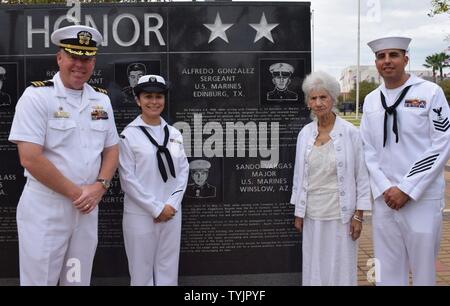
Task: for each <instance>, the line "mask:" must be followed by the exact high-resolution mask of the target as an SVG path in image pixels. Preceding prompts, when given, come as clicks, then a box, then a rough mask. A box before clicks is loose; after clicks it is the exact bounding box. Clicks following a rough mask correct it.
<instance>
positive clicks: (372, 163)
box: [361, 37, 450, 285]
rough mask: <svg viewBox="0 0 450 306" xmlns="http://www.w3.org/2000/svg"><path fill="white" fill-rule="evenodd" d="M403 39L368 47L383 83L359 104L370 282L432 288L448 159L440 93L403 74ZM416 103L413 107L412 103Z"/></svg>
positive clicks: (433, 86)
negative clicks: (368, 196)
mask: <svg viewBox="0 0 450 306" xmlns="http://www.w3.org/2000/svg"><path fill="white" fill-rule="evenodd" d="M410 41H411V39H410V38H405V37H386V38H381V39H377V40H374V41H371V42H369V43H368V45H369V46H370V48H371V49H372V51H373V52H374V53H375V64H376V67H377V69H378V72H379V74H380V75H381V77H382V78H383V80H384V84H381V85H380V86H379V87H378V88H377V89H375V90H374V91H372V92H371V93H370V94H369V95H368V96H367V97H366V98H365V102H364V108H363V110H364V115H363V118H362V121H361V134H362V138H363V142H364V153H365V159H366V163H367V167H368V169H369V173H370V182H371V187H372V194H373V198H374V200H375V203H374V206H373V234H374V250H375V258H376V260H375V264H376V267H375V271H378V272H379V273H376V275H375V276H376V281H377V285H408V281H409V277H408V276H409V272H410V271H411V272H412V277H413V285H434V284H435V274H436V271H435V260H436V258H437V255H438V251H439V240H440V231H441V224H442V209H443V207H444V189H445V180H444V174H443V170H444V166H445V164H446V163H447V160H448V158H449V143H450V130H449V128H450V123H449V118H448V117H449V107H448V103H447V101H446V99H445V96H444V93H443V91H442V89H441V88H440V87H439V86H437V85H436V84H434V83H431V82H428V81H425V80H423V79H421V78H418V77H416V76H414V75H410V74H407V73H406V72H405V67H406V65H407V64H408V60H409V58H408V56H407V54H406V51H407V49H408V46H409V43H410ZM417 101H419V102H417Z"/></svg>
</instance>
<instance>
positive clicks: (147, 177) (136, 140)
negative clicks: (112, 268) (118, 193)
mask: <svg viewBox="0 0 450 306" xmlns="http://www.w3.org/2000/svg"><path fill="white" fill-rule="evenodd" d="M133 90H134V93H135V96H136V102H137V105H138V106H139V108H140V109H141V115H139V116H138V117H137V118H136V119H134V121H132V122H131V123H130V124H129V125H128V126H127V127H126V128H125V129H124V130H123V132H122V133H121V135H120V137H121V141H120V158H119V160H120V166H119V174H120V183H121V186H122V189H123V191H124V193H125V199H124V203H125V207H124V214H123V235H124V241H125V250H126V253H127V258H128V266H129V271H130V276H131V285H132V286H176V285H177V284H178V261H179V254H180V240H181V200H182V199H183V195H184V192H185V190H186V185H187V181H188V177H189V164H188V161H187V157H186V154H185V152H184V147H183V137H182V135H181V133H180V132H179V131H178V130H177V129H175V128H174V127H172V126H170V125H168V124H167V123H166V121H164V119H163V118H161V116H160V115H161V112H162V111H163V110H164V106H165V99H166V95H167V91H168V86H167V84H166V81H165V80H164V78H163V77H161V76H159V75H145V76H142V77H141V78H140V79H139V81H138V84H137V85H136V86H135V87H134V89H133Z"/></svg>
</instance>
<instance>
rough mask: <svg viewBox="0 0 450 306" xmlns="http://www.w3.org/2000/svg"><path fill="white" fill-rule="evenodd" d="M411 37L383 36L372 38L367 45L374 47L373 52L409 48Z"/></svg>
mask: <svg viewBox="0 0 450 306" xmlns="http://www.w3.org/2000/svg"><path fill="white" fill-rule="evenodd" d="M410 42H411V38H408V37H383V38H378V39H375V40H372V41H370V42H368V43H367V45H368V46H369V47H370V49H372V51H373V53H377V52H378V51H381V50H386V49H400V50H405V51H407V50H408V47H409V43H410Z"/></svg>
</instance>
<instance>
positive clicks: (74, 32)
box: [51, 25, 103, 57]
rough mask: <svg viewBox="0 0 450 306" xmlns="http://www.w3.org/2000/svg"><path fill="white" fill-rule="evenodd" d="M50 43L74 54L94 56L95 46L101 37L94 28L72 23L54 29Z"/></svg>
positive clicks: (95, 52)
mask: <svg viewBox="0 0 450 306" xmlns="http://www.w3.org/2000/svg"><path fill="white" fill-rule="evenodd" d="M51 40H52V43H54V44H55V45H57V46H59V47H61V48H62V49H64V51H66V52H67V53H69V54H71V55H74V56H88V57H90V56H95V55H96V54H97V49H98V48H97V46H98V45H99V44H100V43H101V42H102V40H103V37H102V34H100V32H99V31H97V30H96V29H94V28H91V27H88V26H83V25H72V26H68V27H64V28H61V29H58V30H56V31H55V32H53V33H52V36H51Z"/></svg>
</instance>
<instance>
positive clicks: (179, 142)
mask: <svg viewBox="0 0 450 306" xmlns="http://www.w3.org/2000/svg"><path fill="white" fill-rule="evenodd" d="M169 141H170V142H175V143H178V144H183V143H182V142H181V141H179V140H176V139H173V138H170V139H169Z"/></svg>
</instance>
